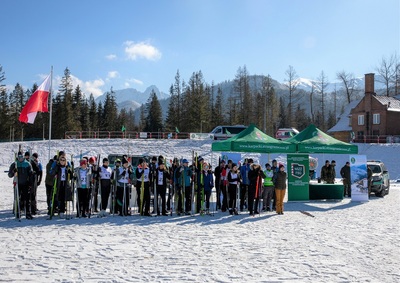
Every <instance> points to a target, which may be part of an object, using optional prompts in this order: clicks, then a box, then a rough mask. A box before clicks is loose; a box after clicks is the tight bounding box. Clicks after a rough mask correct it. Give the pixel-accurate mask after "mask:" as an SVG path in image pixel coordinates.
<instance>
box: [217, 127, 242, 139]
mask: <svg viewBox="0 0 400 283" xmlns="http://www.w3.org/2000/svg"><path fill="white" fill-rule="evenodd" d="M245 129H247V127H246V126H243V125H235V126H217V127H215V128H214V130H212V131H211V133H210V134H211V135H212V137H213V139H214V140H226V139H228V138H230V137H233V136H236V135H237V134H239V133H240V132H241V131H243V130H245Z"/></svg>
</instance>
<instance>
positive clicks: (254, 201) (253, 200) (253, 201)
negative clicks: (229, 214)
mask: <svg viewBox="0 0 400 283" xmlns="http://www.w3.org/2000/svg"><path fill="white" fill-rule="evenodd" d="M256 193H257V190H256V187H255V186H249V193H248V197H249V207H248V210H249V212H250V213H253V212H254V211H258V204H259V201H260V192H258V196H257V197H256Z"/></svg>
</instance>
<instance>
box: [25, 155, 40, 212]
mask: <svg viewBox="0 0 400 283" xmlns="http://www.w3.org/2000/svg"><path fill="white" fill-rule="evenodd" d="M27 154H28V155H27ZM27 156H28V161H29V162H30V163H31V166H32V169H33V174H34V176H33V185H32V189H31V213H32V215H36V212H37V211H38V209H37V199H36V194H37V187H38V186H40V183H41V182H42V175H43V169H42V164H41V163H40V162H39V159H38V158H39V155H38V154H37V153H36V152H35V153H33V154H32V158H29V152H26V153H25V158H27Z"/></svg>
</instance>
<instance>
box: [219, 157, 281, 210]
mask: <svg viewBox="0 0 400 283" xmlns="http://www.w3.org/2000/svg"><path fill="white" fill-rule="evenodd" d="M214 175H215V183H216V184H217V186H216V195H217V209H221V211H223V212H224V211H226V210H228V211H229V213H230V214H238V211H237V204H236V201H237V199H239V202H240V203H239V205H238V207H239V209H240V211H243V210H244V208H247V210H248V212H249V214H250V215H255V214H259V213H260V208H261V206H260V200H261V199H262V200H263V208H262V210H263V211H272V210H276V213H278V214H283V199H284V197H285V194H286V178H287V174H286V172H285V167H284V165H283V164H280V165H279V166H278V163H277V161H276V160H273V161H272V165H271V164H269V163H267V164H265V170H263V169H262V168H261V165H259V164H256V163H254V161H253V159H251V158H249V159H245V160H244V163H243V164H242V165H241V166H240V167H238V166H237V164H236V163H233V162H232V161H231V160H228V163H227V164H226V163H225V161H224V160H221V161H220V163H219V165H218V167H217V168H215V170H214ZM239 191H240V193H239Z"/></svg>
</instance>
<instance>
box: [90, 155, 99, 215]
mask: <svg viewBox="0 0 400 283" xmlns="http://www.w3.org/2000/svg"><path fill="white" fill-rule="evenodd" d="M89 168H90V170H91V176H92V180H91V181H92V182H91V185H92V186H93V188H92V190H90V193H92V194H93V195H90V198H92V201H93V207H94V209H93V208H92V211H94V212H99V210H98V209H97V208H98V199H97V196H98V194H99V183H98V182H97V179H98V175H97V172H98V166H97V158H96V156H91V157H89ZM89 209H90V208H89Z"/></svg>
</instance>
